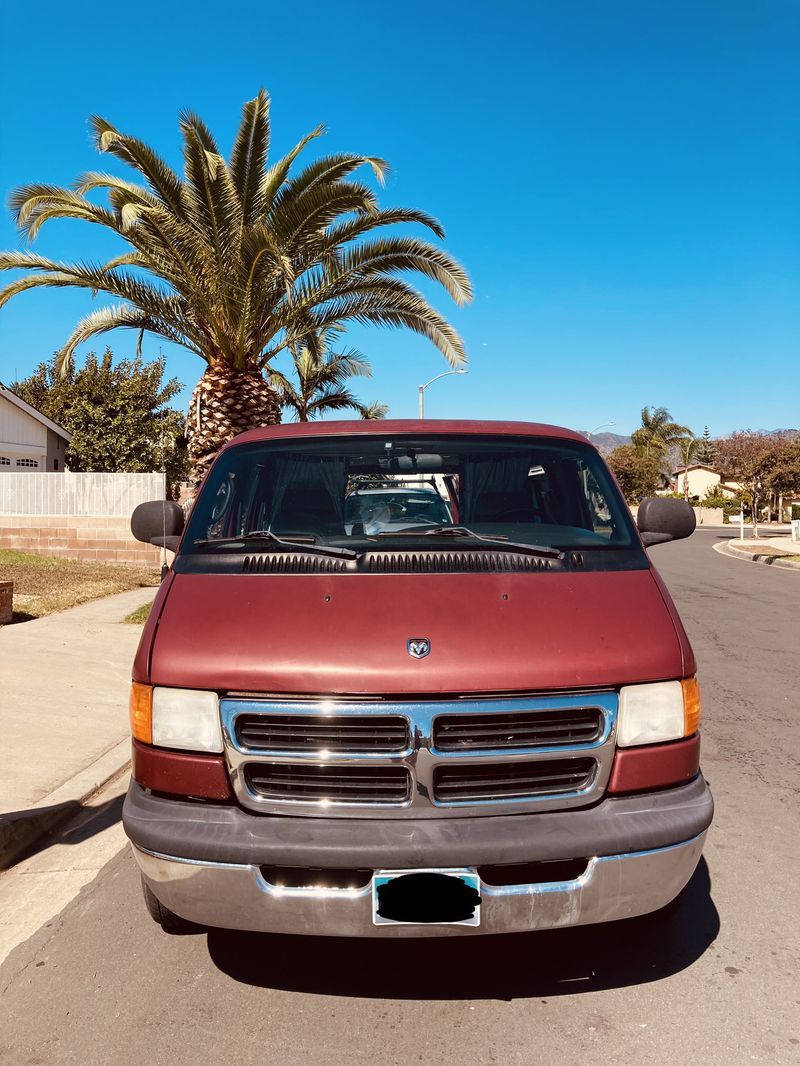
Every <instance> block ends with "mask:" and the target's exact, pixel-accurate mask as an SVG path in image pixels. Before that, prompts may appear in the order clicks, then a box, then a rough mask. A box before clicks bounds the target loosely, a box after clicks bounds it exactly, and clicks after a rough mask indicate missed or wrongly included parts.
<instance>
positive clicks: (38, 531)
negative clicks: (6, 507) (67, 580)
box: [0, 514, 171, 566]
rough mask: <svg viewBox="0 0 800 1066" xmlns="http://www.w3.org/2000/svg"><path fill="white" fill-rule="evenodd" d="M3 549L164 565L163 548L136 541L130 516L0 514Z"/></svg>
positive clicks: (0, 542) (94, 559)
mask: <svg viewBox="0 0 800 1066" xmlns="http://www.w3.org/2000/svg"><path fill="white" fill-rule="evenodd" d="M0 548H16V549H18V550H19V551H25V552H33V553H35V554H36V555H57V556H60V557H61V558H64V559H88V560H92V561H97V562H106V563H140V564H143V565H145V566H160V565H161V549H160V548H156V547H155V546H154V545H152V544H141V543H140V542H139V541H138V540H134V538H133V537H132V535H131V526H130V519H129V518H108V517H94V518H89V517H83V516H77V517H76V516H69V517H67V516H62V515H4V514H0ZM168 558H171V556H168Z"/></svg>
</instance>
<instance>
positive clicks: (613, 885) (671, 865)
mask: <svg viewBox="0 0 800 1066" xmlns="http://www.w3.org/2000/svg"><path fill="white" fill-rule="evenodd" d="M705 836H706V834H705V833H701V834H700V835H699V836H696V837H695V838H694V839H693V840H687V841H684V842H683V843H681V844H673V845H672V846H671V847H666V848H657V849H655V850H654V851H639V852H633V853H631V854H628V855H605V856H602V857H597V858H594V859H591V860H590V862H589V865H588V868H587V870H586V872H585V873H584V874H583V875H582V876H581V877H579V878H577V879H576V880H574V881H564V882H561V883H555V884H554V883H547V884H540V885H535V884H534V885H508V886H503V887H496V886H490V885H487V884H484V883H483V882H482V883H481V890H480V891H481V924H480V926H478V927H474V926H466V925H399V924H398V925H374V924H373V921H372V891H371V888H370V886H369V885H367V886H366V887H364V888H356V889H346V888H345V889H331V888H280V887H279V886H277V885H273V884H270V883H269V882H268V881H266V880H265V879H264V877H263V876H262V874H261V871H260V869H259V867H257V866H249V865H236V864H234V863H209V862H193V861H191V860H188V859H176V858H174V857H171V856H168V855H156V854H153V853H152V852H147V851H142V850H141V849H139V848H136V847H134V849H133V852H134V855H135V856H136V861H137V862H138V864H139V868H140V869H141V871H142V874H143V875H144V879H145V881H146V882H147V884H148V885H149V886H150V888H151V889H152V890H153V892H154V893H155V894H156V896H157V897H158V898H159V899H160V900H161V902H162V903H163V904H164V905H165V906H166V907H169V909H170V910H172V911H175V913H176V914H179V915H181V917H183V918H188V919H189V920H190V921H193V922H196V923H197V924H198V925H207V926H220V927H222V928H226V929H247V930H251V931H254V932H265V933H306V934H311V935H317V936H381V937H387V936H388V937H421V936H457V935H464V934H475V933H518V932H528V931H531V930H535V929H558V928H561V927H564V926H571V925H590V924H591V923H593V922H610V921H615V920H616V919H619V918H632V917H634V916H635V915H637V914H647V913H648V912H649V911H654V910H658V908H659V907H663V906H665V905H666V904H667V903H669V902H670V900H672V899H674V898H675V896H677V894H678V893H679V892H680V890H681V889H682V888H683V886H684V885H685V884H686V883H687V882H688V880H689V878H690V877H691V876H692V873H693V872H694V869H695V867H696V866H697V863H698V862H699V860H700V854H701V852H702V850H703V841H704V840H705Z"/></svg>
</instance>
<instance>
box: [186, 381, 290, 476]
mask: <svg viewBox="0 0 800 1066" xmlns="http://www.w3.org/2000/svg"><path fill="white" fill-rule="evenodd" d="M280 420H281V404H280V399H279V398H278V394H277V392H276V391H275V389H273V388H272V386H271V385H269V384H268V383H267V381H266V380H265V379H264V376H263V375H262V374H261V373H260V372H259V371H257V370H236V369H234V368H232V367H229V366H224V365H221V364H218V365H217V366H211V367H209V368H208V370H206V372H205V373H204V374H203V376H202V377H201V378H200V380H199V381H198V383H197V385H196V387H195V390H194V392H193V393H192V398H191V400H190V401H189V413H188V415H187V418H186V439H187V444H188V449H189V461H190V463H191V473H190V478H191V481H192V483H193V484H194V485H195V486H197V485H199V484H200V482H201V481H202V479H203V478H204V477H205V475H206V473H207V471H208V468H209V467H210V466H211V463H212V462H213V461H214V458H215V456H216V454H217V452H218V451H219V449H220V448H221V447H222V446H223V445H224V444H227V443H228V441H229V440H230V439H231V438H232V437H235V436H236V434H237V433H243V432H244V431H245V430H247V429H254V428H255V427H256V426H274V425H277V423H279V422H280Z"/></svg>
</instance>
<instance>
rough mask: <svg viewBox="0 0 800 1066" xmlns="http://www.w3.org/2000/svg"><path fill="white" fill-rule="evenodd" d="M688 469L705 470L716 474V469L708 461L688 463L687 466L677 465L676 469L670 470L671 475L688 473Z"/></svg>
mask: <svg viewBox="0 0 800 1066" xmlns="http://www.w3.org/2000/svg"><path fill="white" fill-rule="evenodd" d="M690 470H707V471H708V472H709V474H717V473H719V471H718V470H715V469H714V467H713V466H709V465H708V463H690V464H689V466H679V467H678V468H677V470H673V471H672V476H673V477H675V475H676V474H683V473H688V472H689V471H690Z"/></svg>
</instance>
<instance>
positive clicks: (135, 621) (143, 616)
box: [122, 603, 153, 626]
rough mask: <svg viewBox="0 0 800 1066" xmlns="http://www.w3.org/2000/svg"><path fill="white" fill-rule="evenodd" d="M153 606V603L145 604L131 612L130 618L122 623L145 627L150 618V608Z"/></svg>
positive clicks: (124, 619)
mask: <svg viewBox="0 0 800 1066" xmlns="http://www.w3.org/2000/svg"><path fill="white" fill-rule="evenodd" d="M152 606H153V605H152V603H143V604H142V606H141V607H137V608H136V610H135V611H131V613H130V614H129V615H128V617H127V618H123V619H122V621H123V622H125V623H126V624H127V625H131V626H143V625H144V624H145V622H146V621H147V619H148V618H149V617H150V608H151V607H152Z"/></svg>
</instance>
